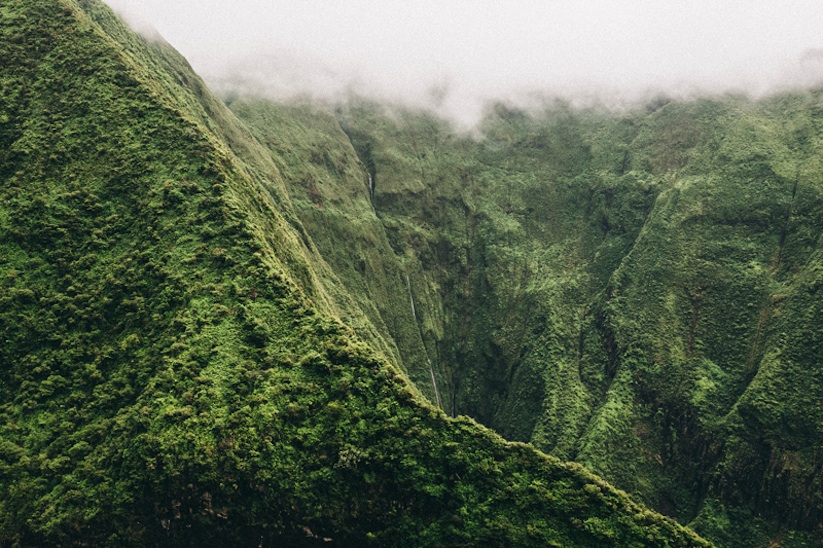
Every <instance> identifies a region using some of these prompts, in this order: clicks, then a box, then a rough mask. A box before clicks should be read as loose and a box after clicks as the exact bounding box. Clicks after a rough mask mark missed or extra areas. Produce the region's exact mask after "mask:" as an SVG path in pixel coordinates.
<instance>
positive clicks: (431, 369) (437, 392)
mask: <svg viewBox="0 0 823 548" xmlns="http://www.w3.org/2000/svg"><path fill="white" fill-rule="evenodd" d="M406 285H407V286H408V287H409V303H411V312H412V318H414V323H416V324H417V328H418V329H419V330H420V342H421V343H422V344H423V351H424V352H425V353H426V361H427V362H429V374H430V375H431V378H432V387H433V388H434V401H435V403H436V404H437V407H439V408H440V409H442V408H443V405H442V403H440V389H438V388H437V378H436V377H435V376H434V365H433V364H432V361H431V358H430V357H429V349H428V348H426V343H425V341H424V340H423V328H422V327H420V323H419V322H418V321H417V309H416V308H415V307H414V294H413V293H412V287H411V279H410V278H409V275H408V273H406Z"/></svg>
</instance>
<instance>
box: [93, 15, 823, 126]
mask: <svg viewBox="0 0 823 548" xmlns="http://www.w3.org/2000/svg"><path fill="white" fill-rule="evenodd" d="M108 1H109V4H110V5H112V6H113V7H115V9H117V10H118V11H119V12H120V13H123V14H125V17H126V20H127V21H128V22H129V24H131V25H132V27H133V28H136V29H137V30H138V31H140V32H143V33H144V34H145V33H147V32H148V33H152V32H153V31H151V30H149V29H151V28H157V29H159V32H160V33H162V35H163V36H165V38H166V39H167V40H168V41H169V42H170V43H171V44H172V45H173V46H175V47H177V48H178V49H179V50H180V51H181V53H183V55H185V56H186V57H187V58H188V59H189V61H190V62H191V64H192V65H193V66H194V68H195V69H196V70H197V71H198V72H199V73H200V74H201V75H202V76H203V77H204V78H205V79H206V80H207V81H208V82H209V83H210V84H211V85H212V86H213V87H214V88H215V89H216V90H218V92H220V93H223V94H231V93H234V94H255V95H263V96H267V97H271V98H275V99H288V98H293V97H296V96H303V97H306V96H308V97H313V98H316V99H322V100H331V101H334V100H339V99H340V98H343V97H346V96H347V95H349V94H351V93H356V94H360V95H366V96H370V97H375V98H378V99H382V100H390V101H394V102H403V103H406V104H410V105H413V106H423V107H426V108H431V109H433V110H436V111H437V112H438V113H440V114H443V115H447V116H450V117H451V118H454V119H456V120H459V121H460V122H461V123H463V124H467V125H471V124H472V123H473V122H474V121H475V120H477V118H478V117H479V116H480V114H481V112H482V110H483V105H484V104H486V103H487V102H488V101H491V100H508V101H512V102H518V103H528V102H529V101H530V100H532V98H533V97H534V96H535V95H536V94H539V95H540V96H547V95H552V96H560V97H563V98H565V99H567V100H570V101H572V102H573V103H578V104H580V103H582V104H586V103H592V102H599V103H605V104H607V105H610V106H620V105H624V104H627V103H632V102H635V101H638V100H641V101H642V100H644V99H646V98H648V97H652V96H655V95H660V94H665V95H668V96H670V97H674V98H681V97H690V96H695V95H700V94H718V93H726V92H734V93H747V94H751V95H755V96H760V95H764V94H768V93H772V92H775V91H780V90H783V89H786V88H791V87H809V86H812V85H817V84H819V83H821V82H822V81H823V48H821V46H823V37H821V35H820V33H819V29H820V28H823V10H821V9H820V6H819V0H783V1H782V2H777V1H772V0H768V1H766V0H751V1H748V2H737V1H735V2H727V3H723V4H721V5H718V4H717V3H716V2H708V1H705V0H683V2H678V3H677V4H676V5H670V4H669V3H660V2H656V1H653V0H631V1H628V2H620V3H612V4H606V3H603V2H599V1H596V0H578V1H572V0H553V1H551V2H538V1H536V0H511V1H509V2H499V3H498V2H484V3H479V4H478V3H476V2H470V1H468V0H454V1H453V2H446V3H444V2H435V1H433V0H420V1H419V2H415V3H408V2H399V1H397V0H383V1H381V2H377V1H370V0H346V1H345V2H344V1H343V0H302V1H301V2H286V1H285V0H274V1H264V0H246V1H244V2H243V3H239V4H237V5H232V6H230V8H231V9H229V6H227V5H226V3H225V2H218V1H216V0H198V1H196V2H195V1H194V0H176V1H175V2H161V1H160V0H128V1H126V0H108ZM154 32H156V31H154Z"/></svg>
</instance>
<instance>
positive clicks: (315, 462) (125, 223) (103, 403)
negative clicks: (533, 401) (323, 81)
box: [0, 0, 706, 546]
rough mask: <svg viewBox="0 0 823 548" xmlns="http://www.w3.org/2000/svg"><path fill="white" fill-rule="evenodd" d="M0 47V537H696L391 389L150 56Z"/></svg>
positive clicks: (192, 88)
mask: <svg viewBox="0 0 823 548" xmlns="http://www.w3.org/2000/svg"><path fill="white" fill-rule="evenodd" d="M0 48H1V49H0V59H2V62H0V67H2V68H0V82H2V90H3V92H2V94H0V97H2V99H1V100H2V105H1V106H0V116H2V117H0V144H1V145H2V146H0V151H2V152H0V175H1V176H2V185H0V190H1V191H2V194H3V195H2V198H1V199H0V280H2V281H0V301H2V306H0V331H1V332H2V338H3V341H4V345H2V350H0V364H2V369H0V544H3V545H26V546H30V545H57V544H59V545H155V544H163V545H186V544H194V543H198V544H207V545H212V544H216V543H220V544H225V543H230V544H234V545H252V544H253V545H255V546H256V545H261V544H265V545H270V544H294V545H304V544H306V543H312V542H323V543H327V542H326V539H329V541H328V543H332V544H337V545H353V544H356V545H365V544H373V545H386V546H391V545H404V546H406V545H433V544H437V545H444V544H446V545H475V544H477V543H478V542H486V543H495V544H507V545H509V544H511V545H534V544H541V545H558V546H560V545H563V546H568V545H591V544H612V545H615V544H617V545H636V546H643V545H648V546H652V545H655V546H658V545H669V546H693V545H694V546H699V545H706V543H705V542H703V541H701V540H700V539H699V538H698V537H697V536H695V535H694V534H693V533H691V532H690V531H688V530H686V529H684V528H682V527H680V526H678V525H677V524H676V523H674V522H673V521H670V520H666V519H664V518H662V517H661V516H659V515H658V514H655V513H653V512H651V511H649V510H647V509H646V508H645V507H643V506H642V505H640V504H638V503H635V502H633V501H632V500H631V499H630V498H629V497H628V496H627V495H626V494H625V493H622V492H620V491H617V490H615V489H614V488H613V487H611V486H610V485H609V484H607V483H605V482H604V481H602V480H600V479H599V478H597V477H595V476H593V475H591V474H590V473H588V472H586V471H585V470H584V469H582V468H581V467H580V466H579V465H574V464H564V463H562V462H560V461H559V460H557V459H555V458H553V457H548V456H546V455H543V454H541V453H538V452H536V451H535V450H534V449H532V448H530V447H528V446H525V445H522V444H512V443H507V442H505V441H503V440H502V438H500V437H499V436H497V435H495V434H493V433H492V432H490V431H489V430H487V429H485V428H483V427H480V426H478V425H476V424H475V423H473V422H472V421H471V420H469V419H465V418H463V419H458V420H451V419H448V418H447V417H446V416H445V415H444V414H443V413H442V412H441V411H439V410H437V409H436V408H434V407H433V406H431V405H430V404H428V403H427V402H426V401H425V400H424V399H423V398H421V397H420V396H419V395H416V394H415V392H414V390H413V388H412V385H410V384H409V383H408V381H407V380H406V379H405V378H404V377H403V376H402V375H401V374H400V372H399V370H397V369H396V368H395V367H394V366H393V365H391V363H390V361H387V360H389V359H391V357H392V354H393V353H394V352H395V351H394V350H393V346H392V344H390V343H388V342H387V341H386V340H384V337H383V336H382V334H381V333H379V331H378V330H377V329H376V328H374V327H373V326H372V324H371V322H369V321H368V315H367V314H368V313H369V310H368V309H367V310H366V311H365V312H364V311H361V310H360V307H359V306H351V308H348V307H347V304H348V302H349V301H352V300H353V299H354V297H352V296H349V295H348V294H347V293H346V292H345V291H343V286H342V285H341V283H340V282H339V281H335V278H336V276H335V274H334V273H333V272H332V270H331V268H330V267H329V266H328V264H327V263H326V262H325V260H324V259H323V258H322V257H321V256H320V255H319V254H318V252H317V249H316V246H315V244H314V243H313V242H312V240H311V238H310V237H309V236H308V234H307V232H306V230H305V228H304V227H303V226H302V223H301V220H300V218H299V216H298V215H297V214H296V210H297V208H298V205H296V204H292V202H291V199H290V197H289V184H290V183H293V182H292V181H288V180H286V179H285V178H284V176H283V174H282V173H281V172H280V171H279V170H278V169H277V167H276V166H275V165H274V163H273V161H272V159H271V156H270V154H269V153H268V152H266V151H265V149H264V148H262V146H261V145H259V144H258V143H257V142H256V141H255V140H254V139H253V138H252V136H251V134H250V133H249V131H248V130H247V129H246V128H245V127H244V125H243V124H242V123H240V122H239V121H238V120H237V119H236V118H235V117H234V115H233V114H231V113H230V112H229V111H228V110H227V109H226V108H225V107H224V106H223V105H222V103H220V102H219V101H218V100H216V99H214V98H213V97H212V96H211V94H210V93H209V92H208V90H207V89H206V88H205V86H203V84H202V82H200V80H199V79H198V78H197V77H196V76H195V75H194V74H193V73H192V72H191V69H190V68H189V67H188V65H187V64H186V63H185V61H184V60H183V59H182V58H180V57H179V56H178V55H177V54H176V53H174V52H173V50H171V49H170V48H169V47H168V46H166V45H164V44H160V43H153V42H146V41H144V40H142V39H139V38H138V37H136V36H135V35H133V34H132V33H131V32H130V31H128V30H127V29H126V28H125V27H124V26H123V25H122V24H121V23H120V22H119V21H118V20H117V18H116V17H114V16H113V15H112V14H111V12H110V11H109V10H108V9H107V8H105V7H104V6H103V5H102V4H101V3H99V2H97V1H96V0H83V1H75V0H35V1H31V0H26V1H25V2H23V1H22V0H20V1H17V0H14V1H11V2H6V3H4V4H3V5H2V6H0ZM352 156H353V152H352ZM347 299H348V300H347ZM341 319H342V320H346V322H347V323H350V324H351V325H352V326H353V327H354V329H356V330H358V331H359V332H361V333H362V336H363V338H364V339H366V340H368V341H369V344H368V345H367V344H365V343H363V342H359V341H358V337H357V336H356V335H355V333H354V332H353V331H352V329H351V328H349V327H346V325H345V324H344V323H342V322H341ZM394 359H395V360H396V359H397V358H396V357H395V358H394Z"/></svg>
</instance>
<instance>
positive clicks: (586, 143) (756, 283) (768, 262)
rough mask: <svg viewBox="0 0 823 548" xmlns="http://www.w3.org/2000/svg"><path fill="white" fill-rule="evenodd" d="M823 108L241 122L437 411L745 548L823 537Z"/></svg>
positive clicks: (249, 111) (372, 106)
mask: <svg viewBox="0 0 823 548" xmlns="http://www.w3.org/2000/svg"><path fill="white" fill-rule="evenodd" d="M821 106H823V92H821V91H818V90H813V91H809V92H798V93H790V94H784V95H780V96H776V97H773V98H769V99H764V100H760V101H751V100H749V99H746V98H744V97H735V96H726V97H717V98H707V99H702V100H695V101H691V102H675V101H668V100H666V99H659V100H655V101H654V102H652V103H650V104H648V105H646V106H643V107H639V108H637V109H634V110H627V111H624V112H618V113H616V112H612V111H608V110H605V109H600V108H588V109H573V108H571V107H569V106H568V105H566V104H564V103H562V102H553V101H547V102H546V104H545V105H544V107H543V108H541V109H535V110H529V111H527V110H524V109H518V108H516V107H514V106H511V105H505V104H498V105H493V106H492V107H491V108H490V109H489V110H488V112H487V114H486V116H485V117H484V119H483V121H482V123H481V125H480V127H479V128H478V131H477V132H476V133H475V134H473V135H463V134H461V133H459V132H457V131H455V130H454V129H453V128H452V127H450V125H449V124H448V122H446V121H444V120H441V119H438V118H437V117H436V116H434V115H432V114H430V113H426V112H420V111H410V110H408V109H404V108H402V107H392V106H386V105H383V104H377V103H374V102H370V101H367V100H363V99H353V100H350V101H348V102H346V103H345V104H341V105H338V106H336V107H335V108H334V109H330V112H329V113H327V114H323V113H322V112H320V111H319V107H316V106H311V105H300V104H297V105H277V104H272V103H267V102H265V101H260V100H252V99H246V100H243V99H239V100H236V101H235V102H233V103H232V104H231V105H230V107H231V108H232V110H233V111H234V112H235V113H236V114H237V115H238V116H239V117H240V118H241V119H243V121H244V122H246V123H247V124H248V125H249V127H251V128H252V131H253V132H254V133H255V135H256V136H257V137H258V139H259V141H260V142H261V143H264V144H265V145H266V146H267V148H269V150H270V151H271V152H272V156H273V158H275V159H276V160H275V161H276V162H278V165H280V166H281V169H283V170H284V172H286V171H289V172H291V173H293V174H299V175H298V176H297V180H303V181H309V180H311V181H313V183H312V184H311V185H309V184H303V185H295V186H294V187H293V188H292V189H291V191H292V193H293V194H292V195H293V196H294V199H295V203H297V204H300V206H299V207H298V208H297V214H298V215H299V216H300V218H301V220H302V222H303V225H304V226H305V227H306V230H307V232H308V234H309V235H310V236H311V238H312V239H313V241H314V242H316V243H317V245H318V249H319V252H320V254H321V255H322V256H323V257H324V259H325V261H327V262H328V263H329V264H330V265H332V266H333V267H334V270H335V272H337V273H338V275H339V278H338V281H340V282H342V283H343V285H345V286H346V288H347V290H348V292H349V293H350V294H352V295H355V296H356V300H357V302H358V303H360V306H361V307H363V308H364V309H369V310H370V312H369V313H368V314H369V318H370V320H371V322H372V325H374V326H375V327H376V329H377V330H378V331H379V332H380V334H381V335H382V337H383V339H385V340H389V341H393V342H394V343H395V344H396V347H397V352H396V353H395V354H394V356H395V357H396V358H397V359H399V360H400V365H401V367H402V368H403V369H404V370H405V371H407V372H408V374H409V376H410V377H411V378H412V379H413V380H414V382H415V384H416V385H417V386H418V388H419V389H420V390H421V391H423V392H424V394H426V395H427V396H428V397H429V399H430V400H431V401H432V402H436V403H438V404H439V406H440V407H442V408H443V409H445V410H446V411H447V412H448V413H450V414H453V415H458V414H467V415H471V416H473V417H475V418H477V419H478V420H479V421H481V422H482V423H484V424H487V425H490V426H492V427H493V428H494V429H495V430H497V431H498V432H500V433H501V434H503V435H504V436H505V437H507V438H509V439H517V440H522V441H528V442H531V443H533V444H534V445H536V446H538V447H540V448H541V449H543V450H545V451H547V452H550V453H552V454H554V455H557V456H559V457H561V458H563V459H569V460H575V461H578V462H581V463H583V464H584V465H586V466H587V467H589V468H590V469H592V470H594V471H596V472H597V473H599V474H601V475H602V476H604V477H605V478H607V479H608V480H609V481H611V482H614V483H615V484H616V485H618V486H620V487H621V488H623V489H626V490H628V491H630V492H632V493H634V494H636V495H637V496H639V497H641V498H642V499H643V500H644V501H645V502H646V503H648V504H649V505H650V506H652V507H653V508H656V509H658V510H661V511H664V512H665V513H667V514H669V515H672V516H675V517H677V518H678V519H679V520H681V521H684V522H687V523H691V524H692V525H693V526H694V527H695V528H696V529H697V530H698V531H699V532H701V533H702V534H704V535H706V536H707V537H708V538H711V539H713V540H715V541H716V542H718V543H719V544H721V545H726V546H765V545H769V544H776V545H781V546H805V545H810V544H814V543H816V542H820V541H821V537H820V535H821V534H823V530H821V528H820V524H821V520H823V499H821V492H823V491H821V482H823V476H821V469H820V462H821V458H822V457H823V415H821V409H823V407H821V406H820V404H819V402H820V401H821V396H823V383H822V382H823V378H821V371H823V370H821V367H820V362H819V358H818V356H819V355H820V353H819V345H818V341H819V340H820V338H821V330H820V329H821V328H820V326H819V321H818V315H817V309H818V307H819V303H818V300H819V297H818V296H817V293H816V289H815V288H816V287H817V284H819V280H820V267H821V263H820V248H819V241H820V235H821V227H823V219H822V218H821V215H823V210H822V209H821V206H823V203H822V202H821V198H823V195H822V194H821V193H823V188H821V186H820V183H819V181H820V175H821V173H823V169H822V168H823V166H821V161H820V158H821V155H820V153H821V144H823V141H821V122H823V120H822V119H821V114H822V113H823V110H821ZM332 114H334V116H335V117H336V118H337V120H338V121H339V123H340V126H341V127H340V128H337V127H335V126H334V124H332V122H331V120H330V117H331V115H332ZM285 128H289V129H285ZM300 128H302V129H300ZM323 128H325V129H323ZM320 129H323V131H324V135H325V136H327V137H326V138H328V136H329V135H339V134H340V130H341V129H342V130H343V131H344V132H345V133H346V136H347V137H348V138H349V140H350V141H351V144H352V147H353V148H354V150H355V151H356V152H357V154H358V156H359V158H360V164H361V171H360V174H359V176H358V175H357V174H355V175H351V174H348V175H346V176H345V177H343V176H341V175H339V173H341V171H340V167H339V164H337V165H338V167H337V168H336V170H335V169H331V167H330V166H334V165H335V163H334V162H332V161H330V160H329V159H320V160H318V158H317V157H316V156H317V154H318V150H326V151H328V150H334V148H332V147H329V145H328V143H327V142H325V141H323V140H321V139H320V138H319V137H318V136H316V135H314V136H312V137H308V133H305V132H310V131H318V130H320ZM301 131H302V132H304V133H303V135H306V136H307V138H306V139H301V138H300V137H299V135H298V133H299V132H301ZM287 132H288V134H289V135H291V136H293V137H292V138H289V139H284V138H283V135H284V134H286V133H287ZM319 143H322V145H320V146H319V147H318V148H315V146H317V145H318V144H319ZM335 146H336V147H337V148H338V149H339V150H340V151H341V152H340V153H339V154H338V156H337V158H338V159H339V158H342V157H343V156H342V154H343V153H342V151H343V150H345V147H344V146H343V144H340V143H338V144H337V145H335ZM341 184H345V185H347V186H346V188H347V189H348V193H349V194H347V193H346V192H343V191H342V189H341V188H340V187H339V185H341ZM370 184H371V186H372V190H373V192H369V185H370ZM343 196H347V198H346V199H347V200H349V201H348V202H346V203H342V202H341V200H342V197H343ZM369 208H373V213H372V212H370V209H369ZM375 218H376V219H377V220H378V221H379V222H377V223H376V222H375V220H374V219H375ZM410 300H411V301H413V302H414V306H413V308H412V307H411V306H409V305H408V304H407V303H409V301H410ZM398 303H400V304H398ZM409 322H412V324H413V326H412V327H411V328H410V327H409ZM435 388H436V391H435Z"/></svg>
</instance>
